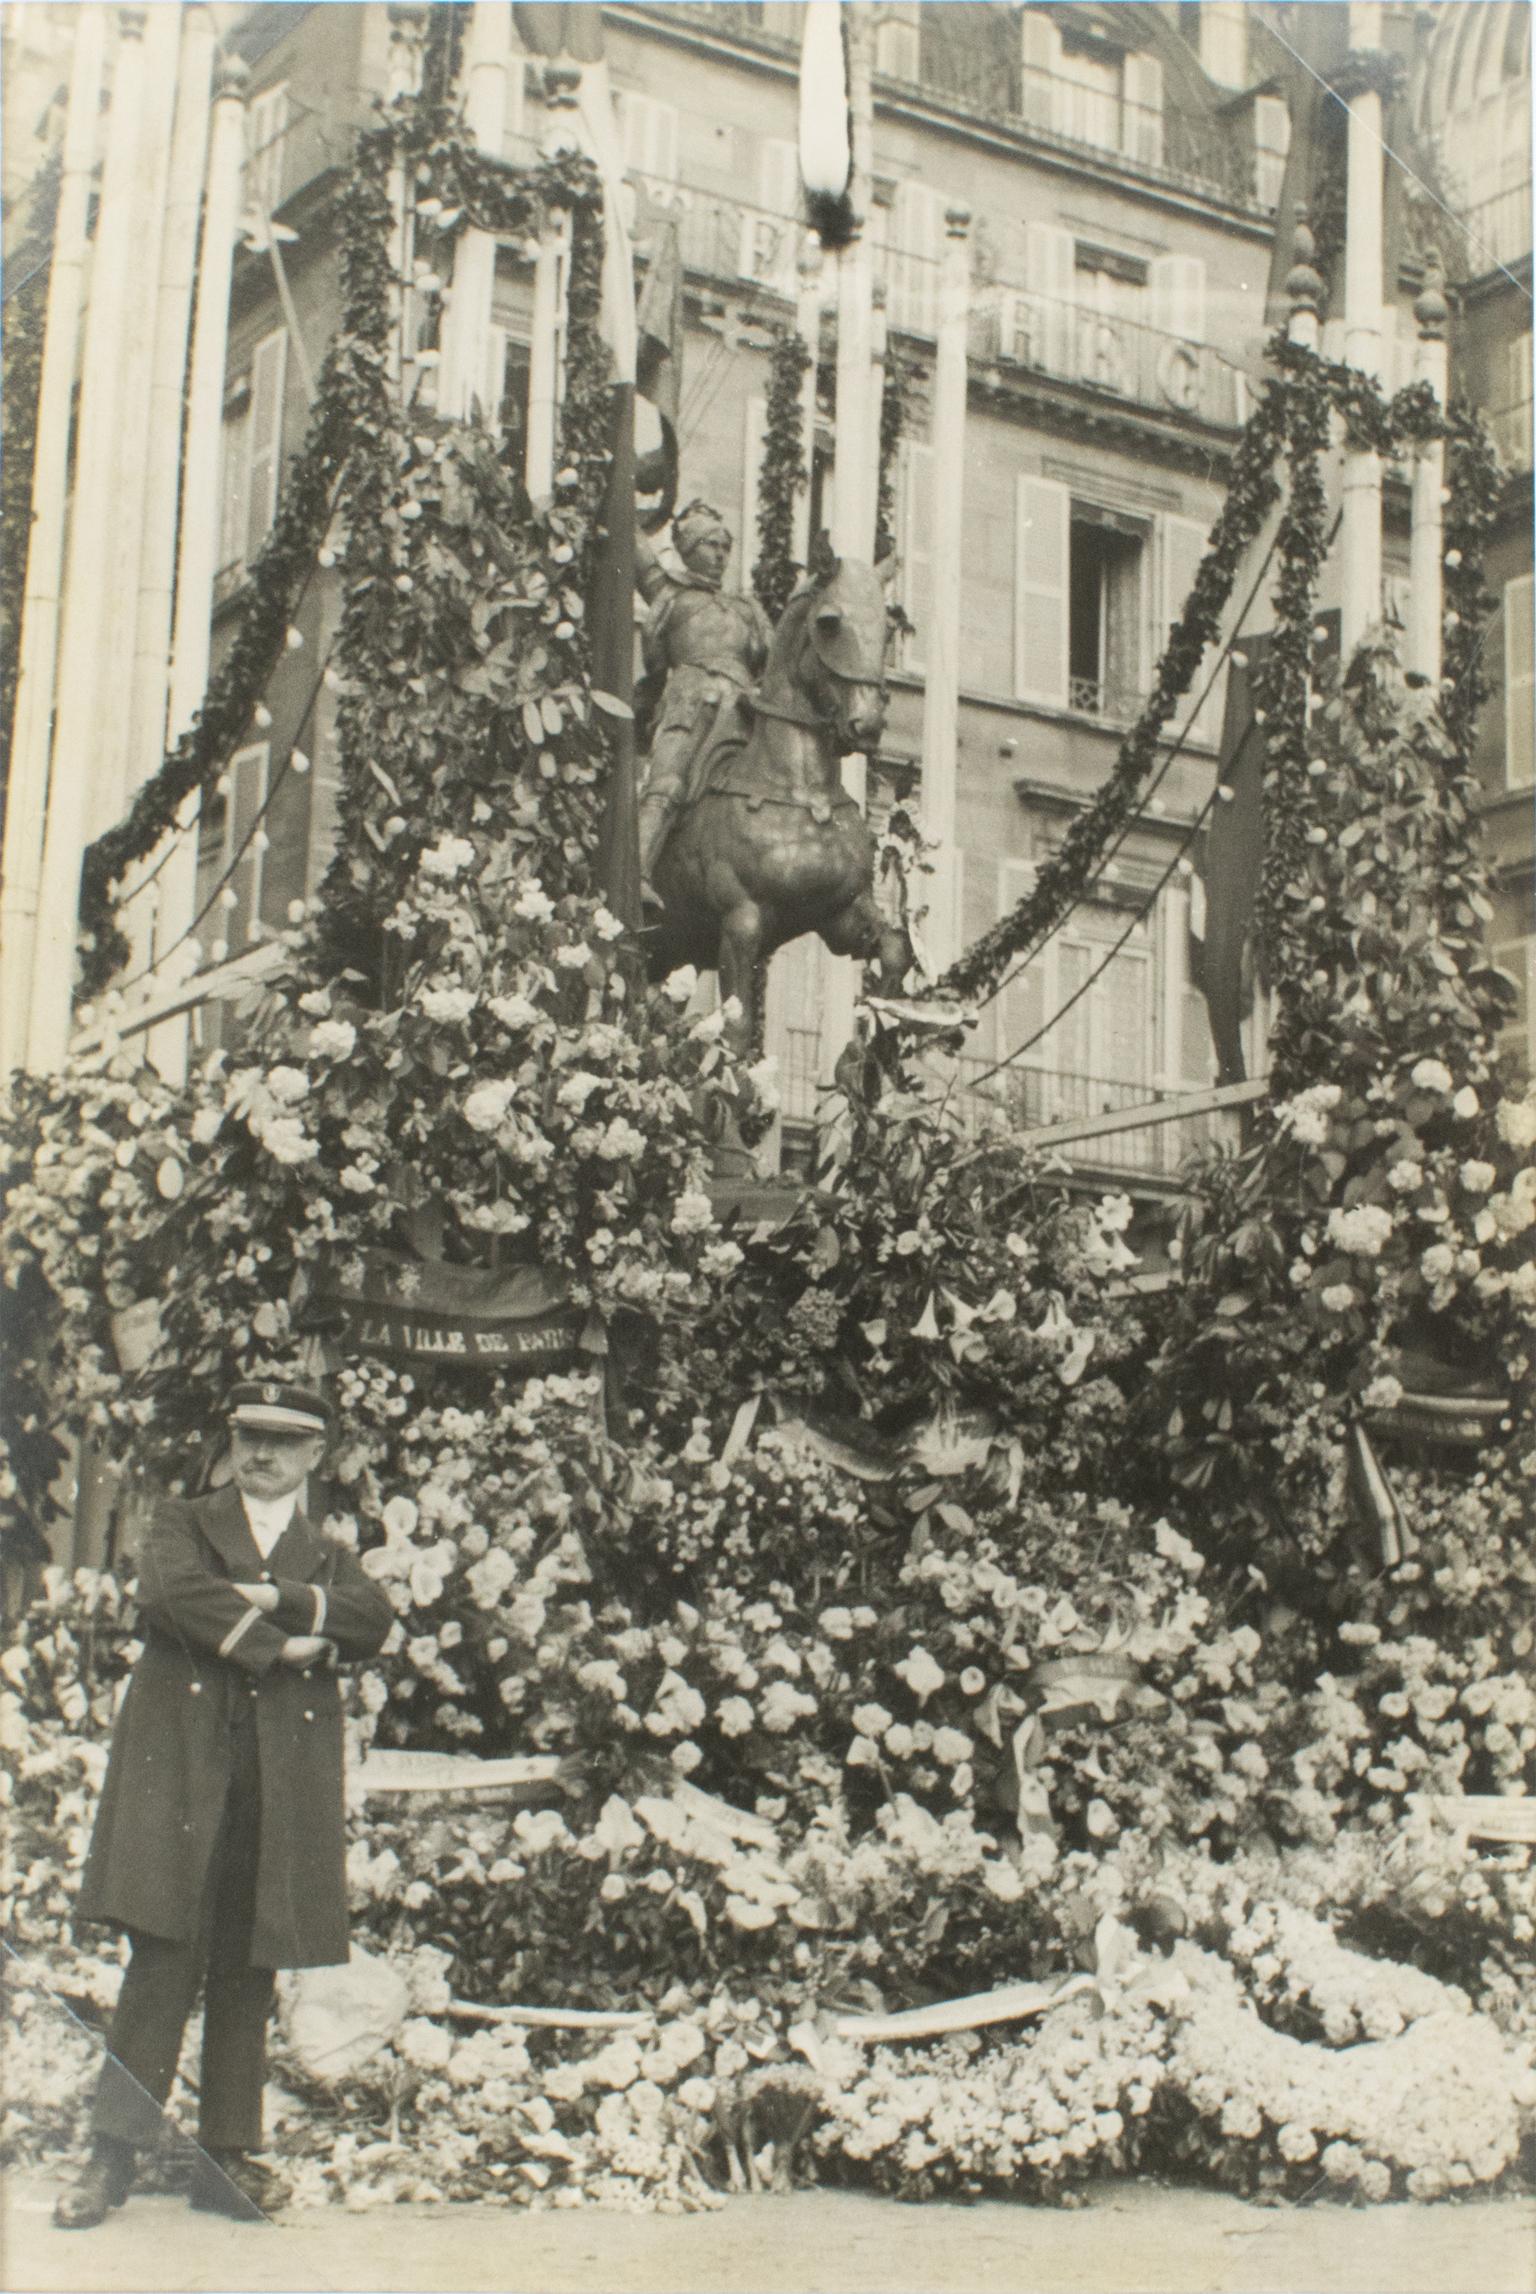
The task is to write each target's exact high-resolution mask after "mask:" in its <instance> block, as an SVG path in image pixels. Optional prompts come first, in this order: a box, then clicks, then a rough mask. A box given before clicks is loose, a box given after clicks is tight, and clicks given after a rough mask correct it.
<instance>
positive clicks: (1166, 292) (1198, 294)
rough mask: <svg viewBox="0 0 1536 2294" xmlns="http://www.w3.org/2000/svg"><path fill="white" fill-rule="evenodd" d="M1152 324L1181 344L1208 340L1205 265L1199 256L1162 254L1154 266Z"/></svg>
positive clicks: (1152, 270)
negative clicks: (1206, 331) (1206, 335)
mask: <svg viewBox="0 0 1536 2294" xmlns="http://www.w3.org/2000/svg"><path fill="white" fill-rule="evenodd" d="M1148 285H1149V287H1150V289H1151V295H1152V324H1153V326H1154V327H1156V329H1157V330H1158V332H1159V333H1160V334H1165V335H1174V336H1176V337H1177V338H1178V340H1179V341H1180V342H1186V343H1203V342H1204V340H1205V263H1204V261H1203V260H1202V258H1201V257H1200V256H1199V255H1159V256H1158V257H1157V259H1156V260H1155V262H1154V263H1153V264H1152V266H1151V274H1150V277H1149V280H1148Z"/></svg>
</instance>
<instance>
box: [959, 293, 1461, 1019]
mask: <svg viewBox="0 0 1536 2294" xmlns="http://www.w3.org/2000/svg"><path fill="white" fill-rule="evenodd" d="M1269 355H1270V357H1271V359H1272V361H1273V362H1274V363H1275V365H1277V366H1278V367H1279V369H1280V375H1279V377H1278V378H1277V379H1276V380H1274V381H1272V382H1270V383H1269V384H1268V385H1267V386H1266V389H1265V392H1264V395H1263V397H1262V398H1261V400H1260V402H1259V405H1258V406H1257V407H1256V409H1255V410H1254V413H1253V414H1252V415H1251V416H1250V418H1249V421H1248V424H1247V426H1246V428H1245V430H1244V432H1243V435H1242V438H1241V439H1240V441H1239V443H1238V449H1237V455H1236V458H1235V461H1234V464H1233V473H1232V482H1231V486H1230V488H1229V490H1228V494H1227V499H1226V501H1225V503H1224V504H1223V506H1222V510H1221V513H1220V515H1219V517H1218V518H1217V520H1216V523H1215V525H1214V526H1213V527H1212V529H1211V534H1210V540H1209V543H1208V546H1207V549H1206V553H1205V556H1204V557H1203V558H1202V560H1201V562H1200V566H1199V569H1198V571H1197V573H1196V575H1195V580H1194V584H1193V586H1192V588H1191V590H1190V593H1189V596H1188V597H1187V598H1186V600H1185V603H1184V610H1183V612H1182V613H1181V615H1180V617H1179V620H1178V623H1177V625H1176V627H1175V629H1174V631H1173V633H1172V635H1171V637H1170V638H1169V641H1168V645H1167V647H1166V649H1165V651H1164V653H1163V657H1162V659H1161V661H1160V662H1159V664H1158V668H1157V675H1156V679H1155V681H1154V684H1153V688H1152V692H1151V695H1150V696H1149V698H1148V701H1147V704H1146V707H1145V708H1144V709H1143V711H1142V714H1141V716H1140V718H1139V719H1138V720H1137V722H1136V724H1135V725H1134V726H1133V727H1132V728H1131V730H1130V732H1129V733H1128V734H1127V735H1126V737H1125V740H1124V741H1123V742H1122V744H1121V747H1120V752H1119V755H1118V757H1117V758H1116V761H1115V765H1114V768H1113V770H1112V771H1111V773H1110V775H1109V777H1108V779H1107V780H1106V781H1105V783H1104V785H1103V787H1102V788H1101V789H1100V790H1099V793H1098V795H1097V796H1096V797H1095V798H1094V800H1093V802H1092V804H1091V805H1089V806H1088V807H1087V808H1086V809H1085V810H1084V811H1083V812H1081V813H1079V814H1078V815H1077V817H1076V818H1075V819H1074V821H1073V822H1072V824H1071V826H1070V828H1069V829H1068V831H1067V833H1066V835H1065V836H1064V838H1063V839H1062V842H1061V845H1060V847H1059V848H1058V850H1057V851H1056V852H1055V853H1053V854H1052V856H1051V858H1050V859H1049V860H1048V861H1046V862H1045V864H1044V865H1043V866H1042V868H1041V869H1040V871H1039V874H1038V875H1037V876H1036V878H1035V881H1034V884H1033V885H1032V887H1031V889H1030V891H1029V892H1028V893H1026V894H1025V896H1024V898H1023V899H1022V900H1021V901H1019V903H1018V904H1017V906H1016V907H1014V908H1013V909H1012V910H1010V912H1009V913H1008V914H1007V915H1006V916H1004V917H1002V918H1001V919H1000V920H999V922H998V923H997V924H995V925H994V926H993V927H992V929H991V930H990V931H989V932H986V933H984V934H983V935H982V936H981V938H980V939H978V940H976V941H975V942H973V944H972V945H971V946H970V947H969V948H967V949H966V950H965V951H964V953H963V954H962V955H961V956H960V957H959V959H958V960H957V962H955V963H954V964H952V965H951V967H950V969H949V970H948V971H947V972H946V973H945V974H944V975H943V977H942V978H941V979H940V980H938V981H937V982H936V983H935V984H934V986H933V987H932V988H931V989H929V990H928V991H927V993H928V994H929V995H931V996H939V997H945V998H953V997H959V998H962V999H972V998H977V997H983V998H984V997H986V996H988V995H990V994H991V993H993V992H994V991H995V990H996V988H997V986H998V984H999V982H1000V981H1001V980H1002V978H1003V975H1004V973H1005V972H1006V971H1007V969H1008V968H1009V966H1010V965H1011V964H1013V963H1015V962H1016V961H1017V960H1018V959H1019V958H1021V957H1027V956H1028V955H1029V954H1030V953H1031V952H1032V951H1033V950H1034V949H1035V948H1036V947H1037V946H1038V945H1039V943H1040V942H1041V941H1042V940H1044V939H1045V938H1047V937H1048V936H1049V935H1050V933H1051V932H1052V931H1053V930H1054V929H1055V928H1056V926H1057V924H1059V922H1060V921H1061V918H1062V917H1063V916H1064V915H1066V914H1067V912H1068V911H1069V910H1070V909H1071V908H1072V907H1074V906H1075V905H1076V904H1077V903H1078V902H1079V901H1081V900H1082V899H1084V898H1085V897H1086V896H1087V894H1088V891H1089V887H1090V885H1091V883H1092V880H1093V876H1094V872H1095V870H1096V869H1097V867H1098V866H1099V863H1100V861H1101V860H1102V858H1103V855H1104V853H1105V851H1106V850H1107V849H1108V847H1109V846H1110V845H1111V844H1112V843H1113V842H1114V840H1115V839H1116V838H1117V837H1118V836H1120V835H1122V834H1123V833H1124V831H1125V830H1126V828H1127V827H1128V826H1129V824H1130V821H1131V819H1132V818H1133V816H1134V813H1135V811H1136V807H1137V804H1138V802H1139V800H1140V797H1141V795H1142V792H1143V790H1144V788H1145V785H1146V783H1147V781H1148V779H1149V778H1150V776H1151V774H1152V771H1153V769H1154V767H1155V765H1156V762H1157V756H1158V748H1159V743H1160V741H1161V738H1162V735H1163V733H1164V730H1165V728H1166V726H1167V724H1168V722H1169V720H1170V719H1171V717H1172V715H1173V712H1174V710H1175V708H1176V706H1177V704H1178V702H1179V701H1180V700H1181V699H1182V698H1183V697H1184V695H1185V694H1187V693H1188V691H1189V689H1190V685H1191V683H1192V682H1193V680H1194V677H1195V676H1196V674H1197V672H1198V670H1199V667H1200V664H1201V661H1202V659H1203V658H1204V656H1205V654H1206V651H1207V648H1208V647H1210V646H1212V645H1214V644H1215V643H1217V641H1218V639H1219V635H1220V628H1221V620H1222V615H1223V613H1224V611H1225V608H1226V606H1227V603H1228V600H1229V599H1230V597H1231V594H1232V588H1233V584H1234V581H1235V579H1236V576H1237V572H1238V568H1239V566H1240V564H1241V562H1242V558H1243V555H1244V553H1245V551H1246V550H1247V548H1248V547H1249V544H1250V543H1251V542H1252V541H1253V539H1254V537H1255V536H1256V535H1257V533H1258V532H1259V530H1260V527H1261V526H1262V524H1263V522H1264V519H1265V517H1266V516H1267V515H1268V512H1269V511H1270V509H1271V508H1272V507H1273V505H1274V504H1275V502H1277V501H1278V500H1279V498H1280V492H1281V488H1280V480H1279V476H1278V465H1279V461H1280V457H1281V455H1282V454H1284V455H1285V456H1286V458H1287V462H1288V465H1289V472H1290V482H1291V499H1290V504H1289V507H1288V510H1287V514H1286V517H1285V519H1284V520H1283V522H1282V526H1281V531H1280V537H1279V548H1280V554H1281V563H1282V574H1281V582H1280V587H1279V593H1278V596H1277V603H1276V634H1275V642H1274V644H1273V646H1272V647H1271V649H1270V656H1269V660H1268V663H1267V665H1266V669H1265V671H1264V675H1263V677H1262V679H1261V680H1260V696H1259V698H1260V705H1261V707H1262V708H1263V710H1264V713H1265V718H1266V721H1267V720H1268V719H1269V717H1270V715H1271V713H1273V715H1274V720H1275V721H1274V730H1273V732H1272V733H1271V734H1270V735H1269V736H1268V745H1269V747H1270V750H1271V760H1272V761H1271V768H1270V769H1271V770H1272V771H1278V772H1279V774H1280V775H1281V778H1282V781H1283V783H1284V786H1285V788H1286V789H1293V787H1294V776H1295V774H1296V773H1297V772H1298V771H1301V770H1303V769H1304V767H1305V763H1306V739H1305V728H1306V696H1307V688H1308V679H1309V674H1310V667H1311V647H1312V614H1313V603H1312V601H1313V599H1314V597H1315V595H1316V588H1317V579H1318V575H1319V573H1320V571H1321V568H1322V563H1323V558H1324V556H1325V555H1326V551H1327V545H1328V530H1327V520H1326V517H1325V514H1324V512H1325V507H1326V505H1325V500H1324V495H1323V480H1322V471H1321V465H1320V457H1321V454H1322V451H1323V448H1324V447H1325V446H1326V443H1327V437H1328V418H1329V415H1330V413H1331V412H1337V413H1338V414H1339V415H1340V416H1341V418H1342V420H1343V423H1344V427H1345V431H1346V435H1347V437H1348V439H1349V442H1350V443H1351V444H1352V445H1355V446H1369V447H1371V448H1373V449H1374V450H1376V451H1377V452H1380V453H1390V452H1391V451H1392V450H1393V449H1394V448H1396V447H1399V446H1402V445H1408V444H1420V443H1423V442H1424V441H1426V440H1428V439H1432V438H1436V437H1446V438H1448V439H1449V440H1450V442H1451V449H1452V451H1451V457H1450V463H1449V473H1448V474H1449V493H1450V508H1449V513H1448V517H1447V525H1446V532H1447V540H1448V542H1449V544H1450V547H1449V548H1448V550H1447V556H1446V566H1447V575H1448V580H1447V608H1448V610H1447V614H1446V630H1447V646H1446V691H1445V697H1444V699H1443V701H1442V707H1443V709H1444V710H1445V713H1446V718H1447V723H1448V724H1449V725H1450V727H1451V729H1452V733H1453V738H1454V745H1455V748H1456V751H1457V753H1458V755H1459V756H1461V757H1462V758H1465V757H1466V756H1467V755H1468V754H1469V751H1470V742H1471V739H1472V732H1473V727H1474V724H1475V719H1476V713H1477V707H1478V703H1479V700H1480V699H1481V698H1482V697H1483V691H1484V690H1485V688H1482V687H1481V685H1480V680H1479V679H1478V677H1477V675H1476V670H1475V663H1476V659H1477V653H1478V647H1479V644H1480V630H1481V624H1482V618H1483V615H1484V614H1485V612H1486V610H1487V604H1488V599H1487V595H1486V592H1485V590H1484V588H1483V576H1482V558H1483V550H1484V547H1485V544H1486V539H1487V535H1488V533H1489V531H1490V529H1491V526H1492V523H1493V519H1494V516H1495V513H1496V506H1497V502H1498V497H1499V491H1500V480H1499V474H1498V464H1497V459H1496V457H1495V455H1494V452H1493V448H1492V446H1491V444H1490V442H1489V440H1488V436H1487V432H1486V428H1485V427H1484V425H1483V424H1482V422H1481V420H1480V418H1479V417H1478V416H1477V415H1475V414H1473V413H1468V412H1466V411H1464V410H1461V409H1458V408H1452V409H1451V410H1450V411H1449V413H1447V414H1444V415H1442V414H1441V413H1440V411H1439V409H1438V408H1437V406H1436V404H1435V401H1434V398H1433V396H1432V394H1431V393H1430V392H1429V390H1428V389H1427V387H1426V386H1425V385H1423V384H1422V383H1416V384H1412V385H1410V386H1409V387H1408V388H1407V389H1406V390H1402V391H1399V392H1398V393H1397V395H1396V396H1395V397H1393V398H1391V399H1388V398H1385V397H1384V396H1383V394H1382V393H1381V392H1380V391H1379V390H1378V389H1377V388H1376V386H1375V384H1374V383H1373V382H1372V381H1371V380H1370V378H1369V377H1368V376H1365V375H1362V374H1360V373H1358V372H1357V371H1356V370H1355V369H1354V368H1352V367H1346V366H1340V365H1337V364H1335V363H1334V362H1333V361H1331V360H1328V359H1323V358H1320V357H1319V356H1318V355H1317V354H1316V353H1315V352H1313V351H1309V350H1307V349H1305V348H1303V347H1301V346H1299V345H1297V344H1295V343H1292V342H1289V341H1288V340H1287V339H1286V338H1285V337H1283V336H1282V337H1279V338H1277V339H1276V341H1274V342H1273V343H1272V344H1271V345H1270V353H1269ZM1273 809H1274V811H1275V812H1276V814H1277V816H1278V817H1279V818H1280V819H1281V820H1282V821H1283V822H1287V823H1288V824H1289V829H1290V831H1293V832H1294V831H1295V830H1296V825H1297V822H1298V821H1299V819H1300V814H1299V812H1298V811H1296V809H1295V808H1294V807H1289V808H1288V807H1287V806H1286V804H1285V802H1284V798H1283V795H1282V801H1281V802H1280V804H1279V805H1278V806H1276V807H1274V808H1273ZM1293 843H1294V835H1293V834H1284V833H1283V834H1282V836H1281V837H1280V838H1278V839H1276V840H1274V842H1273V845H1272V850H1271V854H1270V858H1269V861H1268V862H1267V864H1266V874H1265V884H1264V888H1263V890H1262V892H1261V896H1260V938H1261V946H1262V947H1264V948H1266V949H1267V950H1268V952H1269V960H1270V962H1271V963H1273V962H1274V961H1275V960H1276V957H1277V952H1278V950H1279V945H1280V942H1281V939H1282V937H1283V922H1282V914H1283V904H1284V895H1283V887H1284V884H1285V882H1287V881H1289V880H1290V879H1291V878H1292V877H1293V875H1294V861H1295V854H1294V852H1293V851H1292V849H1291V847H1292V844H1293ZM1281 960H1283V958H1282V959H1281Z"/></svg>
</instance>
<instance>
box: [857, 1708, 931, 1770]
mask: <svg viewBox="0 0 1536 2294" xmlns="http://www.w3.org/2000/svg"><path fill="white" fill-rule="evenodd" d="M854 1718H855V1719H857V1718H858V1715H857V1714H855V1715H854ZM885 1749H886V1751H887V1752H888V1753H889V1754H890V1756H891V1758H892V1760H907V1759H909V1758H910V1757H911V1755H912V1754H913V1752H915V1751H916V1749H917V1739H916V1737H915V1736H914V1735H913V1734H912V1731H911V1730H910V1729H909V1728H908V1726H907V1724H906V1722H905V1721H892V1723H891V1725H890V1727H889V1728H888V1729H887V1730H886V1732H885Z"/></svg>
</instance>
